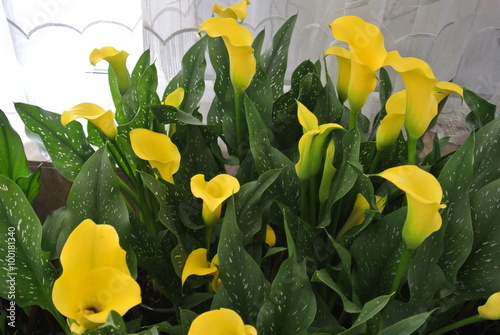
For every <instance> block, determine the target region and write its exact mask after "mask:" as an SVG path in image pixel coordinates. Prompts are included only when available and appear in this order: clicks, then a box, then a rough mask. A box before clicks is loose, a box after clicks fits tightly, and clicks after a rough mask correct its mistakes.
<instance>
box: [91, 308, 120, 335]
mask: <svg viewBox="0 0 500 335" xmlns="http://www.w3.org/2000/svg"><path fill="white" fill-rule="evenodd" d="M85 334H88V335H127V329H126V327H125V322H124V321H123V319H122V317H121V316H120V314H118V313H117V312H115V311H111V312H110V313H109V315H108V318H107V320H106V323H104V324H103V325H101V326H99V327H98V328H96V329H93V330H89V331H87V332H85Z"/></svg>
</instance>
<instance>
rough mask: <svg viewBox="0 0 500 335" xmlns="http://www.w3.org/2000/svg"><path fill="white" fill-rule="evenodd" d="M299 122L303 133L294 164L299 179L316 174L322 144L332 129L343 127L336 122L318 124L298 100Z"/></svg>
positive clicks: (319, 164) (321, 158)
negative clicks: (297, 156)
mask: <svg viewBox="0 0 500 335" xmlns="http://www.w3.org/2000/svg"><path fill="white" fill-rule="evenodd" d="M297 115H298V119H299V123H300V124H301V125H302V127H303V128H304V135H302V137H301V138H300V140H299V155H300V158H299V161H298V162H297V164H295V172H296V173H297V176H299V178H300V179H301V180H307V179H309V178H310V177H312V176H314V175H316V174H317V173H318V172H319V170H320V168H321V162H322V161H323V144H324V143H325V140H326V138H327V137H328V135H329V134H330V132H331V131H332V130H334V129H344V128H343V127H342V126H341V125H339V124H336V123H325V124H322V125H318V118H317V117H316V115H314V114H313V113H312V112H311V111H309V109H307V107H306V106H304V105H303V104H302V103H301V102H300V101H297Z"/></svg>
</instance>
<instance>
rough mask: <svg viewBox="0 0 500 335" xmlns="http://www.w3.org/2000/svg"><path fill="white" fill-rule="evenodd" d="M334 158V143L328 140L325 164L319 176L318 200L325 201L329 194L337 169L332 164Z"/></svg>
mask: <svg viewBox="0 0 500 335" xmlns="http://www.w3.org/2000/svg"><path fill="white" fill-rule="evenodd" d="M334 158H335V143H334V141H333V139H332V140H330V143H328V147H327V148H326V155H325V164H324V165H323V175H322V176H321V183H320V184H319V197H318V198H319V202H320V203H325V202H326V201H327V200H328V197H329V196H330V190H331V188H332V181H333V177H335V174H336V173H337V169H336V168H335V166H333V160H334Z"/></svg>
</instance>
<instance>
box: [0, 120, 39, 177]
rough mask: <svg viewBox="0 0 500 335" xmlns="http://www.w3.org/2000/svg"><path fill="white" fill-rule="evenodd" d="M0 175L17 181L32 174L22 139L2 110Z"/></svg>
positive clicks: (0, 122)
mask: <svg viewBox="0 0 500 335" xmlns="http://www.w3.org/2000/svg"><path fill="white" fill-rule="evenodd" d="M0 174H1V175H4V176H5V177H7V178H9V179H11V180H14V181H16V180H17V178H19V177H26V176H28V175H30V174H31V171H30V168H29V165H28V160H27V159H26V155H25V154H24V145H23V142H22V141H21V137H20V136H19V135H18V134H17V133H16V131H15V130H14V128H12V126H11V125H10V123H9V119H8V118H7V116H6V115H5V114H4V113H3V111H2V110H0Z"/></svg>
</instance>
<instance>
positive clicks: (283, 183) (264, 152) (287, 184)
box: [245, 96, 300, 208]
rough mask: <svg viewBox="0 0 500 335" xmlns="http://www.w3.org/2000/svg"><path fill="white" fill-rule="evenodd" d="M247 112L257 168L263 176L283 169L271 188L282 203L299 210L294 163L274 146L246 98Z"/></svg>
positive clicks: (258, 115)
mask: <svg viewBox="0 0 500 335" xmlns="http://www.w3.org/2000/svg"><path fill="white" fill-rule="evenodd" d="M245 110H246V114H245V115H246V118H247V123H248V129H249V139H250V149H251V152H252V156H253V159H254V160H255V168H256V170H257V172H258V173H260V174H262V173H264V172H266V171H268V170H274V169H283V171H282V172H281V174H280V176H279V177H278V179H277V180H276V182H274V183H273V185H272V186H271V187H270V188H269V190H270V192H271V194H273V195H276V196H277V197H278V199H279V201H280V202H282V203H284V204H286V205H287V206H289V207H291V208H297V206H298V201H299V187H300V185H299V178H298V177H297V174H296V173H295V165H294V163H293V162H292V161H291V160H290V159H289V158H288V157H287V156H285V155H284V154H283V153H282V152H281V151H279V150H278V149H276V148H275V147H273V146H272V144H271V140H270V138H269V136H270V135H269V134H270V131H269V129H268V128H267V125H266V124H265V123H264V121H263V119H262V117H261V116H260V113H259V111H258V110H257V108H255V105H254V104H253V103H252V101H251V100H250V99H249V98H248V97H246V96H245Z"/></svg>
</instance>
